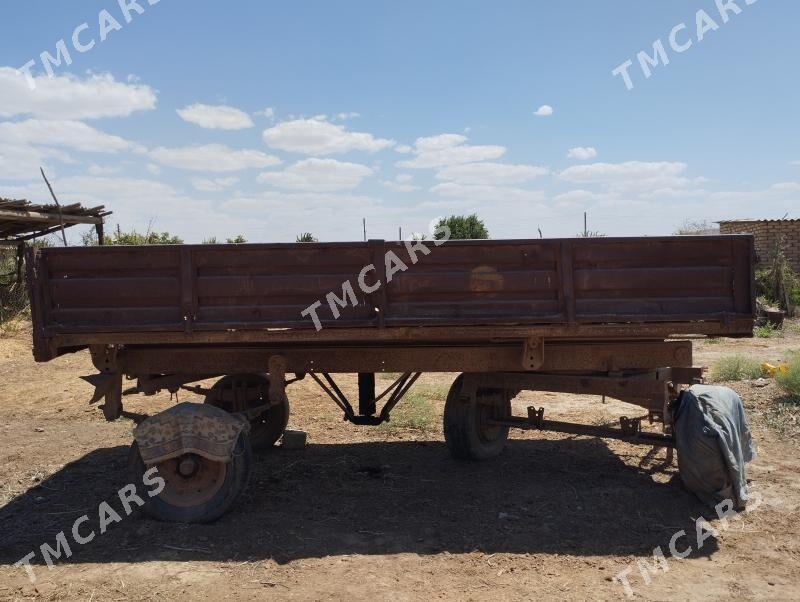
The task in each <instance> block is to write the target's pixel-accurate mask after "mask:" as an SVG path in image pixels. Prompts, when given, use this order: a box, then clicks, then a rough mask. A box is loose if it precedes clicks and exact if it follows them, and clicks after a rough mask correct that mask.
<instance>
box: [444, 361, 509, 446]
mask: <svg viewBox="0 0 800 602" xmlns="http://www.w3.org/2000/svg"><path fill="white" fill-rule="evenodd" d="M463 380H464V379H463V375H459V376H458V377H457V378H456V380H455V381H454V382H453V384H452V386H451V387H450V391H449V392H448V393H447V400H446V401H445V406H444V440H445V442H446V443H447V447H448V449H449V450H450V453H451V454H452V456H453V457H454V458H456V459H457V460H488V459H490V458H494V457H496V456H498V455H500V454H501V453H502V451H503V449H505V446H506V441H507V440H508V427H494V428H493V429H492V431H493V433H491V434H490V433H487V432H486V431H484V430H483V429H482V428H481V424H480V423H481V419H482V418H485V417H487V416H488V415H489V413H490V412H491V410H489V406H487V405H486V404H479V402H478V398H479V397H484V396H489V395H491V396H497V397H498V400H497V403H498V404H505V406H506V407H505V408H504V409H503V415H510V413H511V401H510V399H509V398H508V397H507V396H505V394H504V392H503V391H501V390H499V389H478V394H477V396H476V397H474V398H473V399H470V400H469V401H465V400H463V399H461V391H462V386H463ZM487 410H488V411H487Z"/></svg>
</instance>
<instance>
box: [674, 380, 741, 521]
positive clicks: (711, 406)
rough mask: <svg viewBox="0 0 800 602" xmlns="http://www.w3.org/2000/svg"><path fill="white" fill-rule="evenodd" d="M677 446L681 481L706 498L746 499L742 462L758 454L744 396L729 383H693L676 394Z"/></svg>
mask: <svg viewBox="0 0 800 602" xmlns="http://www.w3.org/2000/svg"><path fill="white" fill-rule="evenodd" d="M675 446H676V448H677V450H678V466H679V467H680V473H681V479H682V480H683V483H684V485H686V487H687V488H688V489H689V490H691V491H693V492H694V493H695V494H696V495H697V497H699V498H700V499H701V500H702V501H703V502H704V503H706V504H709V505H711V506H714V505H716V504H718V503H719V502H721V501H723V500H726V499H729V500H731V501H732V502H733V504H734V508H735V509H737V510H739V509H741V508H743V507H744V505H745V502H746V501H747V480H746V479H745V463H747V462H750V461H751V460H752V459H753V458H755V456H756V450H755V445H754V443H753V439H752V437H751V435H750V428H749V427H748V426H747V418H746V417H745V414H744V407H743V406H742V400H741V399H740V398H739V396H738V395H737V394H736V392H735V391H732V390H731V389H729V388H727V387H714V386H711V385H693V386H692V387H690V388H689V389H687V390H686V391H683V392H682V393H681V396H680V400H679V405H678V411H677V416H676V418H675Z"/></svg>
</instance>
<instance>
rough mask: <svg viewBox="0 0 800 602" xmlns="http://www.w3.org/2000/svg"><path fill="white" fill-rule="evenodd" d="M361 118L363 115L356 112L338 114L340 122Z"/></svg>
mask: <svg viewBox="0 0 800 602" xmlns="http://www.w3.org/2000/svg"><path fill="white" fill-rule="evenodd" d="M359 117H361V113H356V112H355V111H350V112H349V113H337V114H336V119H338V120H339V121H347V120H348V119H358V118H359Z"/></svg>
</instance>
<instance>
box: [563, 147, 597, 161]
mask: <svg viewBox="0 0 800 602" xmlns="http://www.w3.org/2000/svg"><path fill="white" fill-rule="evenodd" d="M596 156H597V150H596V149H595V148H594V147H593V146H576V147H575V148H571V149H569V151H567V157H568V158H570V159H578V161H587V160H589V159H594V158H595V157H596Z"/></svg>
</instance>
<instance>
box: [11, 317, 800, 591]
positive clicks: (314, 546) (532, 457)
mask: <svg viewBox="0 0 800 602" xmlns="http://www.w3.org/2000/svg"><path fill="white" fill-rule="evenodd" d="M799 348H800V336H798V335H797V334H796V332H787V334H786V335H785V336H784V337H783V338H776V339H743V340H736V341H731V340H723V341H721V342H716V343H708V342H700V343H697V344H696V347H695V349H696V350H695V357H696V363H698V364H703V365H708V364H711V363H712V362H713V361H715V360H716V359H717V358H719V357H722V356H724V355H727V354H732V353H743V354H748V355H750V356H752V357H755V358H758V359H760V360H763V361H770V362H771V363H776V362H778V361H780V360H781V359H782V358H783V357H784V356H785V354H786V352H787V351H789V350H790V349H799ZM92 372H93V369H92V367H91V363H90V361H89V358H88V354H87V353H85V352H82V353H77V354H74V355H69V356H65V357H62V358H59V359H58V360H56V361H53V362H50V363H48V364H36V363H34V362H33V359H32V357H31V354H30V339H29V332H27V331H26V329H25V328H24V327H22V328H17V329H14V330H13V331H6V332H3V333H2V334H0V373H1V374H2V376H3V378H2V380H0V599H21V598H35V597H38V598H41V599H47V600H61V599H64V600H73V599H111V600H122V599H132V600H138V599H143V600H144V599H154V598H159V599H179V598H180V599H209V600H218V599H263V598H265V597H269V598H270V599H304V600H305V599H367V598H369V599H387V600H389V599H391V600H398V599H400V600H403V599H408V600H416V599H432V598H442V599H465V598H466V599H509V600H516V599H530V598H545V599H564V598H579V599H612V598H623V597H624V594H623V590H622V588H621V587H620V585H619V584H617V583H615V582H614V581H613V577H614V575H616V574H617V573H619V572H620V571H621V570H623V569H624V568H626V567H628V566H629V565H630V564H631V563H633V562H635V561H636V560H637V559H650V557H651V554H652V551H653V549H654V548H655V547H656V546H662V547H663V548H664V549H666V548H667V546H668V544H669V541H670V538H671V536H672V535H673V534H674V533H675V532H676V531H678V530H681V529H684V530H686V532H687V533H690V534H693V533H694V519H695V518H697V517H698V516H700V515H706V516H709V517H711V514H710V513H708V511H707V510H706V509H705V508H703V507H702V506H701V505H700V503H699V502H698V501H697V500H696V499H695V498H694V497H693V496H692V495H691V494H689V493H687V492H686V491H685V490H684V488H683V486H682V485H681V482H680V478H679V477H678V474H677V467H676V466H671V467H668V468H666V469H661V468H660V467H659V464H660V461H662V460H663V452H659V453H658V454H657V455H655V456H654V455H653V454H652V453H650V450H648V449H647V448H643V447H639V446H632V445H628V444H625V443H620V442H609V441H603V440H598V439H591V438H586V437H571V436H562V435H556V434H542V433H513V434H512V440H511V442H510V444H509V446H508V449H507V450H506V452H505V453H504V454H503V455H502V456H501V457H500V458H498V459H496V460H494V461H489V462H485V463H480V464H464V463H459V462H456V461H454V460H452V459H451V458H450V456H449V454H448V453H447V450H446V448H445V445H444V441H443V437H442V433H441V415H442V410H443V406H444V395H445V394H446V391H447V388H448V387H449V385H450V383H451V382H452V380H453V378H455V376H456V375H455V374H427V375H424V377H423V378H422V379H420V381H419V382H418V383H417V384H416V385H415V387H414V389H413V392H414V393H415V394H416V395H417V396H418V398H419V399H417V400H416V401H415V402H414V405H415V406H416V407H412V408H411V409H410V410H409V412H408V413H407V414H405V417H404V418H403V419H400V420H397V421H396V422H395V423H393V424H390V425H389V426H384V427H380V428H369V427H356V426H353V425H350V424H348V423H345V422H343V421H342V418H341V414H340V412H339V411H338V409H337V408H336V407H335V406H334V405H333V404H332V403H331V402H330V401H329V400H328V399H327V398H326V397H325V396H324V394H323V393H322V392H321V391H319V390H318V389H316V388H315V387H314V385H313V383H312V382H310V381H308V380H306V381H302V382H300V383H297V384H294V385H292V386H291V387H290V388H289V396H290V402H291V408H292V416H291V419H290V423H289V427H290V428H296V429H302V430H305V431H307V432H308V439H309V446H308V447H307V448H306V449H305V450H303V451H284V450H281V449H280V448H276V449H275V450H273V451H271V452H269V453H265V454H262V455H259V456H258V457H257V461H256V466H255V473H254V477H253V480H252V481H251V483H250V486H249V488H248V490H247V492H246V494H245V496H244V499H243V500H241V502H240V503H239V504H238V505H237V506H236V507H235V508H234V510H233V511H232V512H231V513H229V514H228V515H226V516H225V517H223V518H222V519H220V520H219V521H217V522H216V523H213V524H210V525H199V526H198V525H193V526H186V525H173V524H163V523H157V522H154V521H152V520H149V519H146V518H143V517H140V516H138V515H134V516H131V517H127V518H125V519H124V520H123V521H122V522H121V523H119V524H117V525H114V526H112V527H111V528H110V529H109V531H108V532H107V533H105V534H103V535H99V534H98V535H97V537H96V538H95V539H94V540H93V541H92V542H90V543H88V544H86V545H83V546H79V547H75V549H74V550H73V551H74V554H73V555H72V557H71V558H69V559H66V560H63V561H61V562H59V563H57V564H56V566H55V569H54V570H52V571H51V570H48V569H47V567H46V566H43V565H41V564H37V565H35V567H34V568H35V570H36V573H37V575H38V576H39V579H38V582H37V584H36V585H35V586H33V585H31V584H30V583H29V581H28V579H27V577H26V575H25V573H24V571H23V570H22V569H20V568H14V567H13V566H11V565H13V563H14V562H16V561H17V560H19V559H20V558H22V557H23V556H24V555H25V554H27V553H28V552H30V551H34V550H38V547H39V545H41V544H42V543H46V542H47V543H50V544H51V545H54V544H55V536H56V534H57V533H58V532H59V531H61V530H63V529H70V528H71V527H72V524H73V521H74V520H75V518H77V517H78V516H80V515H81V514H84V513H88V514H89V516H90V517H93V519H92V522H93V523H96V522H97V514H96V513H97V507H98V505H99V504H100V502H101V501H103V500H107V501H109V502H110V503H112V505H116V508H117V509H118V510H119V508H120V505H119V502H118V500H116V492H117V490H118V489H119V488H120V487H121V486H123V485H124V484H125V483H126V479H127V475H126V472H125V464H126V454H127V446H128V444H129V443H130V441H131V424H130V423H128V422H125V421H119V422H116V423H112V424H107V423H105V422H104V421H103V419H102V415H101V413H100V411H99V410H97V409H96V408H93V407H89V406H88V405H87V400H88V399H89V397H90V393H91V391H90V387H89V385H88V384H86V383H84V382H83V381H81V380H80V379H79V378H78V376H79V375H82V374H91V373H92ZM388 382H390V381H387V380H383V379H379V384H380V383H384V384H386V383H388ZM342 383H343V387H342V388H343V389H344V390H345V392H346V393H347V394H348V395H353V396H355V394H356V381H355V378H354V377H344V378H342ZM730 386H732V387H733V388H735V389H736V390H737V391H738V392H739V393H740V394H741V395H742V397H743V399H744V400H745V403H746V405H747V408H748V413H749V416H750V419H751V423H752V426H753V430H754V432H755V435H756V438H757V442H758V445H759V451H760V455H759V458H758V459H757V461H756V462H754V463H753V464H752V465H751V466H750V471H749V477H750V478H751V479H752V481H753V483H754V484H755V485H756V486H757V488H758V491H759V492H760V493H761V495H762V496H763V500H764V503H763V504H762V505H761V506H760V507H759V508H758V509H757V510H755V511H754V512H752V513H750V514H748V515H746V516H745V517H744V519H743V520H741V521H737V522H736V523H734V525H733V526H732V527H731V528H729V529H727V530H725V531H721V532H720V534H719V536H718V537H714V538H712V539H710V540H708V541H706V543H705V544H704V546H703V547H702V548H701V549H700V550H696V551H695V552H694V553H693V554H692V555H691V556H690V557H689V558H687V559H685V560H680V561H676V560H670V561H669V571H668V572H658V573H657V574H655V575H654V576H653V579H652V583H651V584H650V585H645V583H644V581H643V580H642V579H641V577H640V576H639V574H638V571H636V570H634V572H633V573H632V575H631V584H632V586H633V588H634V594H635V596H636V597H639V598H644V599H655V600H664V599H723V598H730V597H737V598H745V599H749V598H760V599H764V598H766V599H793V598H794V599H796V598H799V597H800V569H799V568H798V559H799V557H800V535H798V516H799V515H800V514H798V506H800V480H799V479H798V468H800V460H798V453H797V452H798V447H797V442H796V440H795V438H794V433H795V432H796V431H794V430H792V429H791V428H789V429H788V430H787V429H784V428H783V427H785V426H787V425H786V420H788V421H790V422H791V420H792V416H796V415H795V414H791V413H790V415H789V416H788V417H786V420H783V419H776V417H775V415H774V414H775V408H776V407H777V404H778V401H779V400H780V399H782V398H783V397H784V395H783V394H782V393H781V391H780V390H779V389H778V387H777V386H776V385H775V384H774V383H772V382H770V383H768V384H767V385H766V386H757V385H756V384H754V383H752V382H747V381H743V382H738V383H730ZM187 398H189V394H188V393H186V394H181V399H187ZM420 399H421V400H422V401H421V402H420ZM173 402H174V400H172V401H171V400H170V399H169V396H168V395H158V396H155V397H151V398H144V397H141V398H137V399H134V400H131V401H129V402H128V405H129V408H130V409H132V410H135V411H146V412H154V411H157V410H158V409H160V408H164V407H167V405H168V404H170V403H173ZM514 403H515V406H516V407H517V410H519V411H522V410H523V408H524V407H525V406H527V405H537V406H544V407H545V408H546V412H547V415H549V416H551V417H561V418H563V419H568V420H575V421H583V422H587V423H595V424H597V423H602V422H611V421H614V420H616V419H618V417H619V416H621V415H624V414H627V415H629V416H633V415H637V414H638V413H639V411H638V409H637V408H633V407H632V406H628V405H626V404H622V403H619V402H615V401H611V400H609V402H608V403H606V404H603V403H601V400H600V399H599V398H596V397H581V396H571V395H559V394H549V393H525V394H522V395H521V396H520V397H519V398H518V399H517V400H515V402H514ZM423 406H424V407H423ZM426 408H427V409H426ZM794 420H795V421H796V418H794ZM789 426H791V424H790V425H789ZM716 524H718V523H716ZM95 526H96V524H95ZM88 528H89V525H87V531H88ZM688 541H689V540H686V539H683V540H681V542H682V543H681V547H684V544H686V545H688V543H687V542H688ZM37 556H38V554H37Z"/></svg>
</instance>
